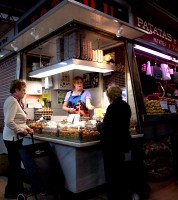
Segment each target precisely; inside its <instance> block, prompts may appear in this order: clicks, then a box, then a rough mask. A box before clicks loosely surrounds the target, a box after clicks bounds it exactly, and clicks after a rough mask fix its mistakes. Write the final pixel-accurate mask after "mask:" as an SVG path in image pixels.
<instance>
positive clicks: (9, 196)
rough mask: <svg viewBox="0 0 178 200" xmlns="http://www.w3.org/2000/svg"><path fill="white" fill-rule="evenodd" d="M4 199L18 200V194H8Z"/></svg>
mask: <svg viewBox="0 0 178 200" xmlns="http://www.w3.org/2000/svg"><path fill="white" fill-rule="evenodd" d="M4 198H6V199H17V194H8V193H6V194H5V195H4Z"/></svg>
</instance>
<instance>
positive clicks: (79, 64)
mask: <svg viewBox="0 0 178 200" xmlns="http://www.w3.org/2000/svg"><path fill="white" fill-rule="evenodd" d="M70 70H84V71H90V72H100V73H108V72H111V71H114V70H115V66H114V65H111V64H107V63H104V62H102V63H99V62H93V61H88V60H79V59H69V60H66V61H63V62H60V63H56V64H53V65H50V66H47V67H44V68H42V69H38V70H36V71H32V72H30V73H29V74H28V76H29V77H32V78H44V77H47V76H52V75H55V74H59V73H62V72H66V71H70Z"/></svg>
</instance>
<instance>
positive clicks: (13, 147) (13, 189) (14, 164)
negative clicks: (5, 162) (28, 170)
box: [4, 140, 23, 194]
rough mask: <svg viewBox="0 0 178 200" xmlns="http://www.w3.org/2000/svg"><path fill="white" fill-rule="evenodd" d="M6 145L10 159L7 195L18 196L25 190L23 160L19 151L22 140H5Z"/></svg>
mask: <svg viewBox="0 0 178 200" xmlns="http://www.w3.org/2000/svg"><path fill="white" fill-rule="evenodd" d="M4 143H5V146H6V148H7V152H8V159H9V171H8V182H7V185H6V189H5V193H8V194H18V193H19V192H21V191H22V190H23V180H22V173H21V158H20V154H19V149H20V148H21V147H22V140H18V141H7V140H4Z"/></svg>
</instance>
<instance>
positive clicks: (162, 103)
mask: <svg viewBox="0 0 178 200" xmlns="http://www.w3.org/2000/svg"><path fill="white" fill-rule="evenodd" d="M160 105H161V108H162V109H163V110H167V109H168V106H167V101H160Z"/></svg>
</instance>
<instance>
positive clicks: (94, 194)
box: [0, 176, 107, 200]
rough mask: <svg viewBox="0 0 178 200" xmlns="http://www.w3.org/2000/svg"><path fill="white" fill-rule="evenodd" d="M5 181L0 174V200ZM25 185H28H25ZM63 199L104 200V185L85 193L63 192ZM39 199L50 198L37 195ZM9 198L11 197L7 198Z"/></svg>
mask: <svg viewBox="0 0 178 200" xmlns="http://www.w3.org/2000/svg"><path fill="white" fill-rule="evenodd" d="M6 183H7V177H5V176H0V200H6V198H4V188H5V186H6ZM26 187H29V185H26ZM65 197H66V198H65V199H64V200H106V199H107V198H106V194H105V191H104V187H101V188H97V190H92V191H88V192H85V193H81V194H80V195H74V194H71V193H66V194H65ZM34 199H35V198H34V196H31V197H28V200H34ZM38 199H39V200H51V199H52V198H50V197H49V196H48V198H46V197H43V196H38ZM8 200H11V199H8Z"/></svg>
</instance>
